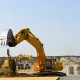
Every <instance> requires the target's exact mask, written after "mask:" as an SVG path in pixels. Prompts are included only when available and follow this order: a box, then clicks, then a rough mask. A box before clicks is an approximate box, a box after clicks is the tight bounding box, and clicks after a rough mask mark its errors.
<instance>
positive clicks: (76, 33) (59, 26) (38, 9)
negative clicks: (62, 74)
mask: <svg viewBox="0 0 80 80" xmlns="http://www.w3.org/2000/svg"><path fill="white" fill-rule="evenodd" d="M27 27H28V28H30V30H31V32H32V33H33V34H34V35H35V36H36V37H38V38H39V39H40V41H41V42H42V43H43V44H44V50H45V54H46V55H47V56H60V55H80V0H0V32H1V31H3V30H4V29H9V28H11V29H12V30H13V32H14V35H15V34H16V33H18V31H20V30H21V29H22V28H27ZM10 52H11V55H12V56H16V55H19V54H21V53H22V54H28V55H34V56H36V50H35V48H34V47H32V46H31V45H30V44H29V43H28V42H26V41H23V42H21V43H20V44H19V45H17V46H16V47H15V48H10ZM0 56H7V54H6V48H0Z"/></svg>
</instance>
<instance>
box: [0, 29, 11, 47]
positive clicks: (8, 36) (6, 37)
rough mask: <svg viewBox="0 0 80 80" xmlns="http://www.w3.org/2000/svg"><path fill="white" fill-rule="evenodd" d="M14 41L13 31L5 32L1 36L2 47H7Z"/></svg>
mask: <svg viewBox="0 0 80 80" xmlns="http://www.w3.org/2000/svg"><path fill="white" fill-rule="evenodd" d="M12 41H13V32H12V30H11V29H8V30H4V31H2V32H1V34H0V47H5V46H7V45H8V44H9V43H12Z"/></svg>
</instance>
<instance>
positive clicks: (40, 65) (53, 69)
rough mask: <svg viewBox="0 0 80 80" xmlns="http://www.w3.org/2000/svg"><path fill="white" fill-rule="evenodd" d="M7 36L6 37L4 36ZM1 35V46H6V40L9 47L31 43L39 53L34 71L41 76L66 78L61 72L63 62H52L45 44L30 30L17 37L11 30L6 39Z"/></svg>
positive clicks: (22, 31) (23, 31)
mask: <svg viewBox="0 0 80 80" xmlns="http://www.w3.org/2000/svg"><path fill="white" fill-rule="evenodd" d="M4 36H5V35H4ZM4 36H3V35H1V38H0V40H2V42H1V45H2V44H4V43H3V42H4V39H5V40H6V41H5V42H6V43H5V44H6V45H8V46H9V47H15V46H16V45H18V44H19V43H21V42H22V41H23V40H26V41H27V42H29V43H30V44H31V45H32V46H33V47H34V48H35V49H36V51H37V63H36V65H35V67H34V71H36V72H38V73H39V74H47V75H48V74H54V75H61V76H65V75H66V74H65V73H62V72H60V71H61V70H62V69H63V67H62V63H61V62H57V61H56V60H55V61H53V62H52V60H51V59H47V57H46V55H45V52H44V48H43V44H42V43H41V41H40V40H39V39H38V38H37V37H36V36H35V35H34V34H33V33H32V32H31V31H30V29H29V28H26V29H22V30H20V31H19V32H18V33H17V34H16V35H13V32H12V30H11V29H9V30H8V32H7V33H6V37H4Z"/></svg>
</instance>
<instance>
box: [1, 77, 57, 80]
mask: <svg viewBox="0 0 80 80" xmlns="http://www.w3.org/2000/svg"><path fill="white" fill-rule="evenodd" d="M57 79H58V77H14V78H0V80H57Z"/></svg>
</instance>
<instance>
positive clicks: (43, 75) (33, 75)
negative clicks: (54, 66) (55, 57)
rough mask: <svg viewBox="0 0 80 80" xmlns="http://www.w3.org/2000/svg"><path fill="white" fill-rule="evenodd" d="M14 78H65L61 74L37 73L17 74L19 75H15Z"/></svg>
mask: <svg viewBox="0 0 80 80" xmlns="http://www.w3.org/2000/svg"><path fill="white" fill-rule="evenodd" d="M16 76H18V77H46V76H47V77H48V76H49V77H50V76H60V77H63V76H66V74H65V73H63V72H37V73H31V74H27V73H21V74H20V73H19V74H16Z"/></svg>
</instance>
